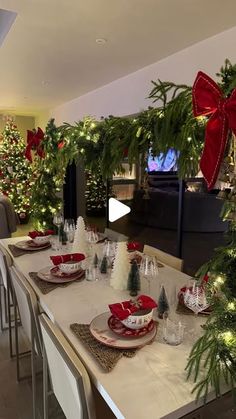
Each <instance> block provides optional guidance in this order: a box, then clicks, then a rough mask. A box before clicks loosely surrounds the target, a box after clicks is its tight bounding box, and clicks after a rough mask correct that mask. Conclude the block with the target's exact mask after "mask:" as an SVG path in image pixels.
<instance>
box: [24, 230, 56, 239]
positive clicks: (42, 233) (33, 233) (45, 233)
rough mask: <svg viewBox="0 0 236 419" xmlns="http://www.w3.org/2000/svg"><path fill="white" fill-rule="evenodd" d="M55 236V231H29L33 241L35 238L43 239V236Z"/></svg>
mask: <svg viewBox="0 0 236 419" xmlns="http://www.w3.org/2000/svg"><path fill="white" fill-rule="evenodd" d="M53 234H54V231H53V230H45V231H37V230H35V231H29V233H28V236H29V237H30V238H31V239H35V237H43V236H51V235H53Z"/></svg>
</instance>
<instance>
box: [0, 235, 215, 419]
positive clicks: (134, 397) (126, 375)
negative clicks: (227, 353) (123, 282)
mask: <svg viewBox="0 0 236 419" xmlns="http://www.w3.org/2000/svg"><path fill="white" fill-rule="evenodd" d="M20 240H27V237H15V238H7V239H2V240H0V246H2V247H3V248H4V249H5V250H6V251H7V252H8V253H9V254H10V256H11V258H12V261H13V265H14V266H15V268H16V269H17V270H18V271H19V272H20V273H21V274H22V275H24V277H25V278H26V279H27V280H28V281H29V283H30V284H31V286H32V287H33V289H34V291H35V293H36V295H37V298H38V301H39V304H40V307H41V309H42V310H43V311H44V312H45V313H46V314H47V315H48V317H49V318H50V319H51V320H52V321H53V322H54V323H55V324H56V325H57V326H58V327H59V328H60V330H61V331H62V333H63V334H64V336H65V337H66V339H67V340H68V342H69V343H70V344H71V346H72V347H73V348H74V350H75V352H76V353H77V355H78V356H79V358H80V359H81V360H82V362H83V363H84V365H85V367H86V369H87V371H88V373H89V376H90V379H91V381H92V383H93V384H94V386H95V387H96V388H97V390H98V391H99V393H100V395H101V396H102V397H103V399H104V400H105V402H106V403H107V405H108V406H109V408H110V409H111V410H112V412H113V413H114V415H115V416H116V417H117V418H119V419H124V418H125V419H144V418H148V419H158V418H166V419H167V418H168V419H171V418H173V419H174V418H180V417H182V416H184V415H185V414H188V413H189V412H192V411H194V410H195V409H197V408H198V407H199V406H201V405H202V404H203V401H202V400H201V399H200V400H199V401H198V403H196V401H195V395H194V394H193V393H192V389H193V386H194V383H193V380H192V379H190V380H187V379H186V376H187V374H186V371H185V367H186V364H187V360H188V356H189V353H190V350H191V347H192V345H193V343H194V341H195V340H196V339H197V338H198V337H199V336H200V334H201V325H202V324H203V323H204V322H205V317H203V316H194V315H184V314H177V313H176V305H177V296H178V292H179V290H180V288H181V287H183V286H184V285H186V284H188V283H189V280H190V279H191V278H190V277H189V276H188V275H186V274H185V273H183V272H180V271H177V270H175V269H173V268H171V267H170V266H167V265H164V264H163V266H162V267H160V268H159V273H158V276H157V277H156V278H155V279H153V280H152V281H151V287H150V288H149V290H150V296H151V297H152V298H153V299H155V300H157V299H158V293H159V291H160V287H161V285H164V287H165V289H166V293H167V298H168V299H169V303H170V317H171V316H173V319H175V320H176V321H181V322H182V323H183V324H184V326H185V333H184V339H183V342H182V343H181V344H180V345H176V346H173V345H168V344H166V343H165V341H164V340H163V320H161V319H158V318H157V315H156V314H155V313H154V317H155V320H157V321H158V327H157V334H156V336H155V338H154V340H153V341H152V342H151V343H150V344H148V345H145V346H144V347H142V348H140V349H139V350H137V352H136V354H135V356H133V357H132V358H127V357H122V358H121V359H119V361H118V362H117V364H116V365H115V367H114V368H113V369H112V370H111V371H110V372H106V371H104V369H103V368H102V367H101V366H100V364H99V363H98V362H97V360H96V359H95V357H94V356H93V354H92V353H91V352H90V351H89V350H88V348H87V346H86V345H85V344H84V343H83V342H82V341H81V340H80V339H79V338H78V337H77V336H76V335H75V334H74V333H73V331H72V330H71V328H70V325H71V324H74V323H79V324H90V322H91V321H92V320H93V319H94V318H95V317H96V316H98V315H100V314H102V313H105V312H108V311H109V307H108V305H109V304H112V303H116V302H121V301H125V300H129V299H130V295H129V291H127V290H123V291H120V290H114V289H113V288H112V287H111V286H110V281H109V274H106V275H100V276H99V279H98V280H96V281H87V280H83V281H79V282H72V283H70V284H69V285H68V286H66V287H57V288H55V289H53V290H52V291H51V292H48V293H47V294H43V293H42V292H41V291H40V289H39V288H38V286H37V285H36V283H35V281H33V280H32V277H31V276H30V275H29V273H30V272H32V271H33V272H38V271H40V270H41V269H43V268H44V267H46V266H50V265H51V261H50V256H51V255H56V254H61V253H62V251H55V250H52V249H51V248H48V249H46V250H43V251H37V252H28V253H27V254H23V255H21V256H18V257H14V256H13V254H12V252H11V250H10V249H9V247H8V246H9V245H15V244H17V242H19V241H20ZM145 286H146V284H145V280H144V281H143V280H142V286H141V292H143V293H145ZM213 397H214V395H213V394H210V396H209V398H210V399H211V398H213Z"/></svg>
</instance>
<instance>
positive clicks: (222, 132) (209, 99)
mask: <svg viewBox="0 0 236 419" xmlns="http://www.w3.org/2000/svg"><path fill="white" fill-rule="evenodd" d="M192 99H193V113H194V116H204V115H205V116H206V115H210V119H209V120H208V122H207V126H206V132H205V145H204V150H203V154H202V157H201V161H200V168H201V171H202V173H203V176H204V178H205V180H206V182H207V186H208V189H211V188H213V186H214V184H215V182H216V180H217V176H218V173H219V170H220V165H221V161H222V159H223V156H224V151H225V146H226V143H227V138H228V133H229V130H230V129H231V130H232V131H233V133H234V134H236V89H234V90H233V92H232V94H231V96H230V97H229V98H225V97H224V96H223V93H222V91H221V89H220V88H219V86H218V85H217V84H216V83H215V82H214V80H212V79H211V78H210V77H209V76H208V75H207V74H205V73H203V72H202V71H199V72H198V74H197V77H196V80H195V82H194V85H193V90H192Z"/></svg>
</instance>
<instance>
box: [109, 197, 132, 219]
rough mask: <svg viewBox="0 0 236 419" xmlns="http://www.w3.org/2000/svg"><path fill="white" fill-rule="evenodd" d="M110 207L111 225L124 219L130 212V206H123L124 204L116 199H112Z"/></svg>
mask: <svg viewBox="0 0 236 419" xmlns="http://www.w3.org/2000/svg"><path fill="white" fill-rule="evenodd" d="M108 205H109V206H108V210H109V211H108V214H109V221H110V222H111V223H113V221H116V220H119V218H122V217H124V215H126V214H128V213H129V212H130V207H128V205H125V204H122V202H120V201H118V200H117V199H115V198H110V199H109V204H108Z"/></svg>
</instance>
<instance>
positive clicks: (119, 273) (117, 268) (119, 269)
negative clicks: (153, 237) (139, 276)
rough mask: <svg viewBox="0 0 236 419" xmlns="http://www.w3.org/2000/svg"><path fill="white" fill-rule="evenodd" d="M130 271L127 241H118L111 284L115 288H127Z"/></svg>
mask: <svg viewBox="0 0 236 419" xmlns="http://www.w3.org/2000/svg"><path fill="white" fill-rule="evenodd" d="M129 271H130V260H129V253H128V251H127V243H126V242H118V243H117V248H116V256H115V260H114V263H113V268H112V273H111V279H110V285H111V286H112V287H113V288H114V289H115V290H126V289H127V280H128V275H129Z"/></svg>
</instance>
